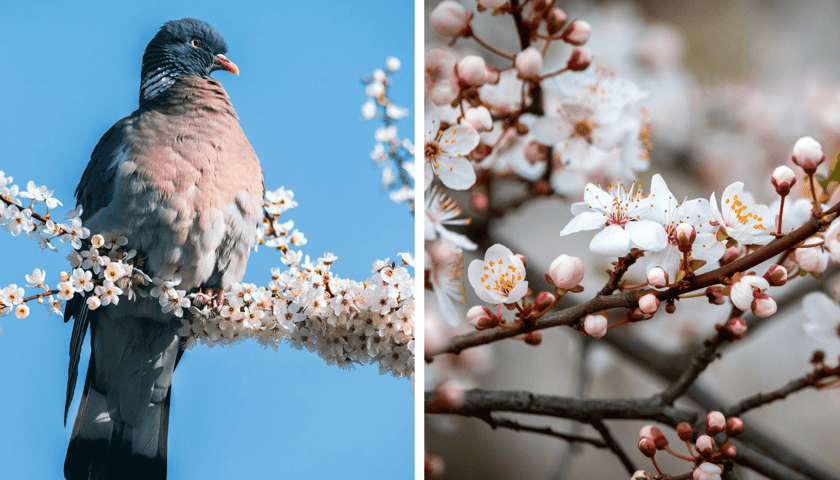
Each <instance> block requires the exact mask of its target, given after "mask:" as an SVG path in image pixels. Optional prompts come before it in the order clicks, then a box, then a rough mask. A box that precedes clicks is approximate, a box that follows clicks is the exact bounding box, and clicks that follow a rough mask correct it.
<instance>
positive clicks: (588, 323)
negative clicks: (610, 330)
mask: <svg viewBox="0 0 840 480" xmlns="http://www.w3.org/2000/svg"><path fill="white" fill-rule="evenodd" d="M583 331H585V332H586V333H587V334H589V335H592V336H593V337H595V338H601V337H603V336H604V335H606V334H607V319H606V318H605V317H604V316H603V315H587V316H586V319H585V320H584V321H583Z"/></svg>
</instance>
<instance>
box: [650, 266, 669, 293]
mask: <svg viewBox="0 0 840 480" xmlns="http://www.w3.org/2000/svg"><path fill="white" fill-rule="evenodd" d="M647 281H648V285H650V286H651V287H655V288H662V287H667V286H668V273H667V272H665V270H664V269H663V268H662V267H653V268H651V269H650V271H649V272H648V274H647Z"/></svg>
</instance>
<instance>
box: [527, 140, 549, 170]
mask: <svg viewBox="0 0 840 480" xmlns="http://www.w3.org/2000/svg"><path fill="white" fill-rule="evenodd" d="M548 151H549V147H547V146H545V145H543V144H541V143H537V142H535V141H533V140H532V141H530V142H528V144H527V145H525V149H524V150H523V151H522V153H523V154H524V155H525V160H528V163H530V164H531V165H534V164H536V163H537V162H545V161H546V160H548Z"/></svg>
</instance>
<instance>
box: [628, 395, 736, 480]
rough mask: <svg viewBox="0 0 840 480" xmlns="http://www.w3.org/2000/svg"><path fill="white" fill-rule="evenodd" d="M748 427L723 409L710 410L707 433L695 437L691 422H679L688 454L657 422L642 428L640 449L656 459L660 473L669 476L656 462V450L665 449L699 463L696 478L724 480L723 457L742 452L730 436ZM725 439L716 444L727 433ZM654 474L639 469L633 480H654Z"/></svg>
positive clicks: (675, 455)
mask: <svg viewBox="0 0 840 480" xmlns="http://www.w3.org/2000/svg"><path fill="white" fill-rule="evenodd" d="M745 429H746V427H745V426H744V422H743V421H742V420H741V419H740V418H738V417H730V418H726V417H725V416H724V415H723V414H722V413H721V412H709V413H708V414H707V415H706V425H705V432H706V433H705V434H704V435H700V436H698V437H697V438H696V440H695V441H694V443H693V444H692V439H693V438H694V430H693V429H692V427H691V425H689V424H688V423H686V422H682V423H680V424H679V425H677V428H676V430H677V435H678V436H679V437H680V440H682V441H683V442H685V446H686V448H687V449H688V455H681V454H679V453H677V452H675V451H673V450H671V448H670V447H669V446H668V438H667V437H666V436H665V435H664V434H663V433H662V430H660V429H658V428H656V427H655V426H653V425H645V426H644V427H642V429H641V430H640V431H639V445H638V446H639V451H640V452H642V454H643V455H644V456H646V457H648V458H650V459H651V461H652V462H653V466H654V468H656V471H657V473H658V474H659V475H662V476H666V477H667V476H668V475H666V474H664V473H663V472H662V470H661V469H660V468H659V465H658V464H657V463H656V458H655V457H656V453H657V452H658V451H665V452H667V453H668V454H670V455H671V456H673V457H676V458H679V459H680V460H685V461H687V462H691V463H693V464H694V465H695V467H694V471H693V473H692V475H691V479H692V480H720V478H721V477H720V475H721V473H723V466H722V465H721V464H720V463H719V462H721V461H723V460H731V459H732V458H734V457H735V455H736V454H737V453H738V450H737V449H736V448H735V445H732V444H731V443H729V439H731V438H734V437H737V436H738V435H740V434H742V433H744V430H745ZM724 434H725V437H724V438H723V441H722V442H721V443H720V444H719V445H717V447H716V446H715V439H714V437H715V436H719V435H720V436H723V435H724ZM652 478H653V476H652V475H651V474H650V472H646V471H644V470H638V471H636V472H635V473H634V474H633V475H631V476H630V480H650V479H652Z"/></svg>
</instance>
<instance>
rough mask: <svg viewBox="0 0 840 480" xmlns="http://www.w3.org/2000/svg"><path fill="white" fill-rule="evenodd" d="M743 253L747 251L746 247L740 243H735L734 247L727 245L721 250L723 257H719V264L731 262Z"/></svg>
mask: <svg viewBox="0 0 840 480" xmlns="http://www.w3.org/2000/svg"><path fill="white" fill-rule="evenodd" d="M745 253H747V248H746V247H744V246H743V245H741V244H740V243H739V244H737V245H735V246H734V247H729V248H727V249H726V250H724V251H723V257H721V258H720V264H721V265H726V264H728V263H732V262H733V261H735V260H737V259H739V258H741V257H742V256H744V254H745Z"/></svg>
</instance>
